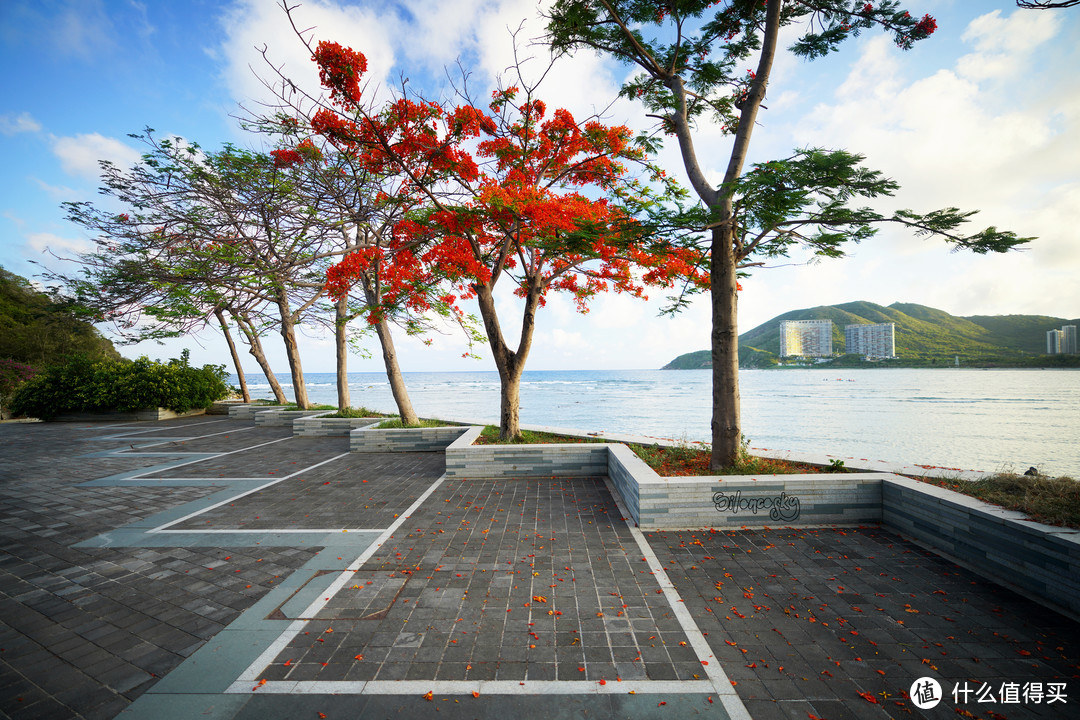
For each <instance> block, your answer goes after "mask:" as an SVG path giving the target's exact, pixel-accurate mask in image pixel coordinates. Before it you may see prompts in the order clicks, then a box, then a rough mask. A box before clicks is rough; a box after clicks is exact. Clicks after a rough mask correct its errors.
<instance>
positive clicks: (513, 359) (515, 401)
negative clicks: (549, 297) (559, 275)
mask: <svg viewBox="0 0 1080 720" xmlns="http://www.w3.org/2000/svg"><path fill="white" fill-rule="evenodd" d="M540 282H541V281H540V279H539V278H537V277H531V278H529V290H528V292H527V293H526V295H525V309H524V312H523V313H522V317H521V336H520V338H519V340H518V347H517V350H511V349H510V346H509V345H507V343H506V340H505V338H504V337H503V333H502V328H501V327H500V325H499V316H498V314H497V312H496V310H495V298H494V295H493V294H492V288H491V287H490V286H489V285H482V284H478V285H475V286H474V287H475V289H476V300H477V304H478V305H479V307H480V317H481V319H483V321H484V329H485V330H486V331H487V336H488V344H489V345H490V347H491V354H492V356H493V358H494V360H495V367H496V369H497V370H498V371H499V438H500V439H502V440H513V439H515V438H519V437H521V421H520V408H521V375H522V373H523V372H524V371H525V360H526V359H527V358H528V356H529V350H530V348H531V347H532V338H533V331H534V330H535V329H536V310H537V308H538V307H539V305H540V295H541V286H540Z"/></svg>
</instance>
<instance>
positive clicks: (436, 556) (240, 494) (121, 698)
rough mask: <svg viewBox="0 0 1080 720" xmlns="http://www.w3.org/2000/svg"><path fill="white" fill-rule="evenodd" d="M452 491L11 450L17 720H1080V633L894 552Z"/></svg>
mask: <svg viewBox="0 0 1080 720" xmlns="http://www.w3.org/2000/svg"><path fill="white" fill-rule="evenodd" d="M443 470H444V459H443V455H442V453H350V452H349V443H348V439H347V438H334V437H329V438H300V437H293V435H292V431H291V429H288V428H275V427H256V426H255V425H254V423H253V422H252V421H250V420H238V419H229V418H225V417H222V416H202V417H192V418H184V419H177V420H170V421H163V422H142V423H121V424H107V423H34V424H4V425H0V717H10V718H71V717H80V718H112V717H116V716H119V717H121V718H152V719H154V720H158V719H161V718H258V720H271V719H273V718H309V717H310V718H323V717H325V718H358V717H364V718H368V717H371V718H377V717H425V718H427V717H447V718H459V717H460V718H480V717H485V718H513V717H520V718H529V717H544V718H551V719H554V718H562V717H566V718H581V717H587V718H665V717H666V718H680V719H681V718H684V717H689V718H693V717H702V718H720V719H723V718H747V717H752V718H755V719H758V720H768V719H771V718H798V719H800V720H802V719H805V718H815V717H816V718H821V719H823V720H839V719H843V718H953V717H958V716H961V717H978V718H990V719H996V718H1008V719H1009V720H1016V719H1017V718H1055V719H1056V718H1069V717H1077V718H1080V667H1078V664H1077V663H1078V661H1077V658H1078V657H1080V624H1078V623H1077V622H1076V621H1075V620H1073V619H1070V618H1066V617H1064V616H1062V615H1060V614H1058V613H1056V612H1054V611H1052V610H1049V609H1047V608H1045V607H1043V606H1042V605H1039V604H1037V603H1035V602H1033V601H1032V600H1030V599H1027V598H1024V597H1021V596H1019V595H1017V594H1016V593H1014V592H1013V591H1011V590H1009V589H1007V588H1006V587H1004V586H1002V585H999V584H996V583H994V582H991V581H990V580H988V579H986V578H983V577H981V576H979V575H978V574H976V573H974V572H972V571H971V570H969V569H964V568H961V567H959V566H957V565H955V564H953V563H952V562H950V561H948V560H947V559H944V558H942V557H940V556H938V555H936V554H934V553H932V552H929V551H928V550H926V549H924V548H922V547H920V546H917V545H915V544H912V543H910V542H908V541H906V540H905V539H904V538H902V537H900V536H898V535H897V534H896V533H894V532H892V531H890V530H889V529H888V528H883V527H879V526H866V527H829V528H782V527H776V528H766V529H756V530H750V529H744V530H741V531H723V532H720V531H715V530H709V529H702V530H695V531H664V532H657V531H646V532H642V531H641V530H639V529H638V528H636V527H635V526H634V523H633V521H632V520H630V521H628V520H627V513H626V511H625V510H624V509H623V508H622V507H621V505H620V502H619V500H618V498H617V497H616V496H615V495H613V492H612V487H611V485H610V482H609V481H608V479H607V478H604V477H596V478H532V479H523V480H491V479H485V478H464V479H459V478H447V477H445V476H444V475H443ZM1001 580H1004V581H1007V578H1002V579H1001ZM919 678H931V679H933V680H936V681H937V682H938V683H939V687H940V694H941V695H942V696H944V697H943V701H942V702H941V703H940V704H938V705H937V706H936V707H934V708H932V709H919V708H918V707H916V700H920V701H921V700H922V698H913V697H909V692H910V691H911V689H912V684H913V683H915V681H916V680H917V679H919ZM965 713H966V714H965Z"/></svg>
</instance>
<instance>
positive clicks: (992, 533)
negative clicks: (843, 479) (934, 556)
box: [882, 476, 1080, 616]
mask: <svg viewBox="0 0 1080 720" xmlns="http://www.w3.org/2000/svg"><path fill="white" fill-rule="evenodd" d="M882 507H883V513H882V515H883V521H884V523H885V525H886V526H887V527H889V528H891V529H893V530H896V531H897V532H899V533H901V534H902V535H905V536H907V537H910V538H913V539H914V540H916V541H918V542H920V543H922V544H924V545H928V546H930V547H932V548H933V549H934V550H936V551H938V552H940V553H941V554H942V555H944V556H946V557H948V558H950V559H952V560H954V561H956V562H958V563H959V564H961V565H964V566H965V567H969V568H971V569H973V570H975V571H976V572H978V573H980V574H982V575H986V576H988V577H991V578H993V579H994V580H995V581H997V582H1001V583H1004V584H1010V585H1014V586H1016V587H1017V588H1018V589H1020V590H1022V591H1023V592H1025V593H1026V594H1029V595H1031V596H1032V597H1034V598H1035V599H1036V600H1039V601H1041V602H1044V603H1046V604H1050V605H1052V606H1057V607H1058V608H1062V609H1065V610H1066V611H1068V612H1070V613H1072V614H1073V615H1074V616H1075V615H1080V531H1077V530H1073V529H1069V528H1060V527H1054V526H1052V525H1044V524H1042V523H1036V522H1032V521H1031V520H1026V519H1025V516H1024V514H1023V513H1019V512H1015V511H1012V510H1005V509H1004V508H1000V507H997V506H996V505H990V504H989V503H984V502H982V501H981V500H976V499H975V498H972V497H968V496H966V495H962V494H961V493H957V492H953V491H951V490H946V489H944V488H939V487H936V486H934V485H929V484H927V483H921V482H919V481H917V480H912V479H910V478H904V477H899V476H891V477H888V478H886V479H885V480H884V481H883V482H882Z"/></svg>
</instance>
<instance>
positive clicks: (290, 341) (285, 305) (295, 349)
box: [277, 295, 311, 410]
mask: <svg viewBox="0 0 1080 720" xmlns="http://www.w3.org/2000/svg"><path fill="white" fill-rule="evenodd" d="M277 307H278V315H279V316H280V317H281V339H282V340H284V341H285V356H286V357H287V358H288V359H289V373H290V374H291V375H292V382H293V397H294V398H295V399H296V406H297V407H298V408H300V409H301V410H307V409H308V408H309V407H311V402H310V401H309V400H308V392H307V385H305V384H304V368H303V365H302V364H301V363H300V347H299V346H298V345H297V344H296V319H295V318H294V317H293V314H292V311H291V310H290V309H289V301H288V300H287V299H286V298H284V296H283V295H282V296H279V298H278V302H277Z"/></svg>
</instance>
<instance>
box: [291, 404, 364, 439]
mask: <svg viewBox="0 0 1080 720" xmlns="http://www.w3.org/2000/svg"><path fill="white" fill-rule="evenodd" d="M327 414H331V415H332V414H333V411H332V410H329V411H327ZM384 419H385V418H381V417H370V418H332V417H323V416H322V415H309V416H307V417H302V418H300V419H298V420H296V421H294V422H293V435H295V436H297V437H348V435H349V433H351V432H352V431H353V430H356V429H357V428H362V427H367V426H369V425H376V424H378V423H380V422H382V421H383V420H384Z"/></svg>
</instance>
